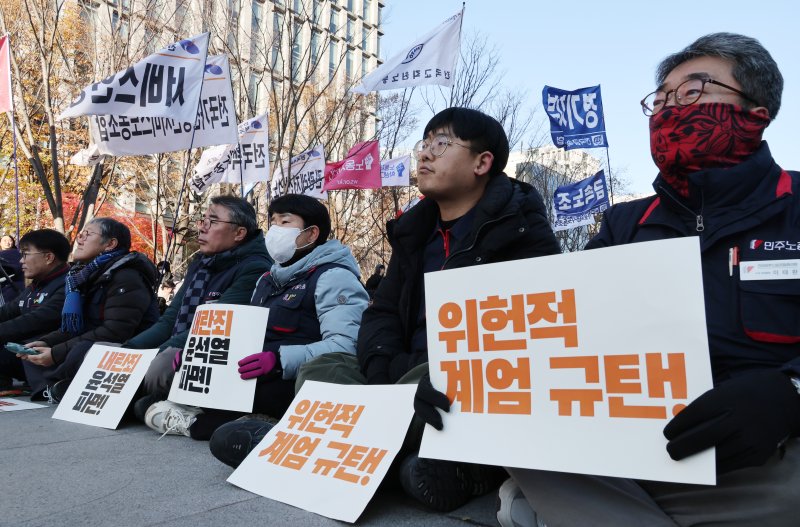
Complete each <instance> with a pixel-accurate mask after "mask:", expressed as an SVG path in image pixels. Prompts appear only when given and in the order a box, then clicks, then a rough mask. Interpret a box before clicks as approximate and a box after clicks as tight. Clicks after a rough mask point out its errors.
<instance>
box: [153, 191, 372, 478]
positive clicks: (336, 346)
mask: <svg viewBox="0 0 800 527" xmlns="http://www.w3.org/2000/svg"><path fill="white" fill-rule="evenodd" d="M269 216H270V227H269V230H268V231H267V236H266V246H267V249H268V250H269V253H270V254H271V255H272V257H273V258H274V259H275V262H276V263H275V264H274V265H273V266H272V268H271V269H270V271H269V272H267V273H265V274H264V275H263V276H262V277H261V279H260V280H259V281H258V284H257V285H256V287H255V291H254V292H253V297H252V299H251V301H250V304H251V305H254V306H261V307H266V308H269V318H268V321H267V329H266V333H265V334H264V338H263V345H262V351H261V352H259V353H255V354H253V355H250V356H248V357H245V358H244V359H242V360H240V361H239V364H238V371H239V374H240V376H241V378H242V379H245V380H251V382H255V383H256V390H255V397H254V403H253V411H254V412H256V413H258V414H264V415H266V416H269V417H272V418H276V419H277V418H280V417H281V416H283V414H284V412H285V411H286V410H287V408H289V405H290V403H291V402H292V399H293V398H294V394H295V392H294V385H295V378H296V377H297V372H298V370H299V368H300V366H301V365H303V364H305V363H306V361H308V360H310V359H312V358H314V357H318V356H320V355H324V354H327V353H332V352H340V353H347V354H350V355H353V354H355V343H356V337H357V335H358V327H359V324H360V322H361V314H362V313H363V311H364V309H365V308H366V307H367V302H368V297H367V293H366V291H365V290H364V287H363V286H362V285H361V282H360V281H359V270H358V265H357V264H356V261H355V259H354V258H353V255H352V253H351V252H350V249H348V248H347V247H345V246H344V245H342V244H341V243H340V242H339V240H335V239H334V240H329V239H328V236H329V235H330V232H331V220H330V216H329V215H328V210H327V209H326V208H325V206H324V205H323V204H322V203H320V202H319V201H318V200H316V199H314V198H311V197H308V196H302V195H298V194H288V195H285V196H281V197H279V198H276V199H275V200H273V201H272V203H270V205H269ZM177 365H178V364H177V363H176V367H177ZM240 415H241V414H235V413H233V412H222V411H215V410H200V409H198V408H192V407H187V406H184V405H178V404H175V403H171V402H169V401H165V402H162V403H159V404H158V405H155V406H154V407H151V408H150V410H148V413H147V419H146V422H147V424H148V426H150V427H151V428H154V429H155V430H158V431H160V432H162V433H164V432H167V431H169V433H176V434H184V435H188V436H190V437H193V438H195V439H208V438H209V437H211V434H212V433H214V435H213V437H212V439H211V443H210V447H211V451H212V453H214V455H216V456H217V457H218V458H219V459H221V460H222V461H224V462H226V463H229V464H230V458H231V456H234V457H235V456H237V455H238V452H237V451H230V450H229V449H228V442H227V441H226V438H227V437H228V436H229V435H230V434H231V433H234V434H237V433H238V432H237V431H238V430H240V429H245V430H249V429H250V428H251V427H252V426H255V427H261V426H264V422H263V421H260V420H255V421H249V420H245V421H236V422H234V423H229V424H227V425H225V426H223V427H221V428H219V427H220V425H223V424H224V423H227V422H228V421H231V420H233V419H234V418H236V417H238V416H240ZM171 424H177V426H176V427H175V428H174V429H172V428H171V426H170V425H171ZM185 425H188V426H185ZM218 428H219V429H218ZM214 430H216V432H214Z"/></svg>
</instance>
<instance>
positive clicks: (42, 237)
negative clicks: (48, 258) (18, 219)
mask: <svg viewBox="0 0 800 527" xmlns="http://www.w3.org/2000/svg"><path fill="white" fill-rule="evenodd" d="M19 246H20V248H22V249H23V250H25V249H26V248H28V247H36V248H37V249H39V250H40V251H47V252H51V253H53V255H55V257H56V260H58V261H59V262H66V261H67V259H68V258H69V253H70V250H71V249H72V248H71V247H70V244H69V240H68V239H67V238H66V236H64V235H63V234H61V233H60V232H58V231H56V230H53V229H38V230H35V231H30V232H29V233H27V234H25V235H24V236H23V237H22V238H20V240H19Z"/></svg>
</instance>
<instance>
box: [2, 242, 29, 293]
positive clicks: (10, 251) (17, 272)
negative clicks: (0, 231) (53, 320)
mask: <svg viewBox="0 0 800 527" xmlns="http://www.w3.org/2000/svg"><path fill="white" fill-rule="evenodd" d="M19 258H20V254H19V250H18V249H17V244H16V240H14V237H13V236H11V235H10V234H6V235H4V236H3V237H2V238H0V266H2V270H0V284H1V285H0V305H2V304H6V303H8V302H11V301H12V300H14V299H15V298H16V297H17V296H19V294H20V293H21V292H22V290H23V289H24V288H25V277H24V276H23V274H22V268H21V267H20V263H19Z"/></svg>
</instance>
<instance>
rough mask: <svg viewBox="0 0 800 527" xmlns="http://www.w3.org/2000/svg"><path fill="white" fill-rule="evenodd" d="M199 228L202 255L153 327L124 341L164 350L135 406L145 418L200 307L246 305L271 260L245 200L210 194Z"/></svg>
mask: <svg viewBox="0 0 800 527" xmlns="http://www.w3.org/2000/svg"><path fill="white" fill-rule="evenodd" d="M197 228H198V235H197V243H198V245H199V249H198V252H199V254H198V255H197V257H195V258H194V260H193V261H192V262H191V263H190V264H189V268H188V269H187V271H186V275H185V276H186V279H185V280H184V281H183V284H182V285H181V287H180V289H178V292H177V293H175V296H174V297H173V299H172V303H171V304H170V305H169V307H168V308H167V310H166V311H165V312H164V314H163V315H162V316H161V318H159V320H158V322H156V323H155V324H154V325H153V326H152V327H151V328H150V329H148V330H146V331H144V332H142V333H140V334H139V335H136V336H135V337H133V338H132V339H130V340H129V341H128V342H126V343H125V346H126V347H128V348H135V349H146V348H159V349H160V351H159V353H158V355H157V356H156V358H155V359H154V360H153V362H152V363H151V364H150V368H149V369H148V370H147V374H146V375H145V378H144V382H143V389H144V391H145V393H146V395H145V396H144V397H142V398H140V399H139V400H138V401H137V402H136V404H135V405H134V410H135V412H136V415H137V417H139V419H141V420H142V421H144V416H145V413H146V411H147V409H148V408H149V407H150V406H152V405H153V404H155V403H157V402H159V401H163V400H165V399H166V398H167V395H168V394H169V389H170V386H171V385H172V377H173V376H174V374H175V370H176V369H177V368H178V367H179V366H180V357H181V352H182V350H183V346H184V344H185V342H186V338H187V337H188V335H189V326H190V324H191V322H192V317H193V316H194V312H195V310H196V309H197V306H199V305H201V304H208V303H220V304H248V303H249V302H250V296H251V295H252V293H253V288H255V285H256V282H257V281H258V279H259V277H260V276H261V275H262V274H264V273H265V272H266V271H267V270H269V267H270V265H271V263H272V260H271V258H270V257H269V253H267V249H266V246H265V245H264V235H263V234H262V232H261V230H260V229H259V228H258V224H257V221H256V211H255V209H254V208H253V206H252V205H251V204H250V203H248V202H247V201H246V200H244V199H241V198H237V197H234V196H216V197H214V198H211V202H210V204H209V206H208V209H207V210H206V213H205V214H204V215H203V217H202V218H201V219H200V220H199V221H198V222H197Z"/></svg>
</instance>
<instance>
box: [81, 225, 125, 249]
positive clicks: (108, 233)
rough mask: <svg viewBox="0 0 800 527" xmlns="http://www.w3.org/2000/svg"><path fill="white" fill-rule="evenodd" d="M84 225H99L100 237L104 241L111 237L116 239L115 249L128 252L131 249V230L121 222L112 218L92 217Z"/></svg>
mask: <svg viewBox="0 0 800 527" xmlns="http://www.w3.org/2000/svg"><path fill="white" fill-rule="evenodd" d="M86 225H97V226H98V227H100V237H101V238H102V239H103V241H104V242H107V241H108V240H110V239H111V238H116V239H117V248H116V249H115V250H116V251H119V250H122V251H125V252H128V251H130V250H131V230H130V229H129V228H128V226H127V225H125V224H124V223H122V222H119V221H117V220H115V219H114V218H93V219H92V221H90V222H89V223H87V224H86Z"/></svg>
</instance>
